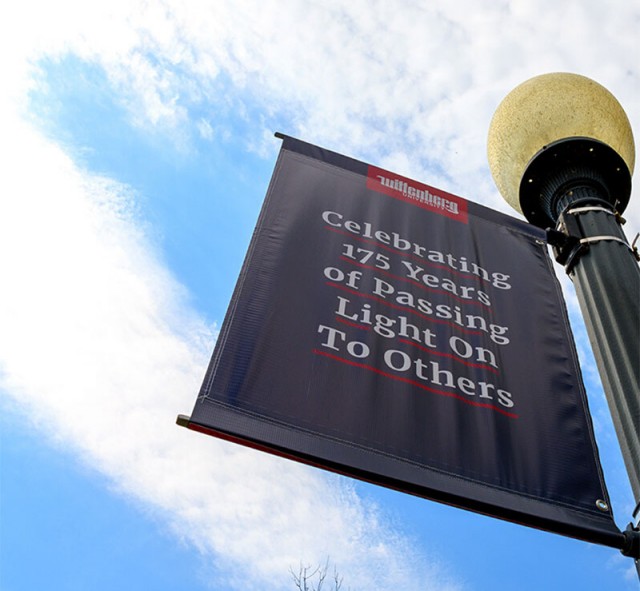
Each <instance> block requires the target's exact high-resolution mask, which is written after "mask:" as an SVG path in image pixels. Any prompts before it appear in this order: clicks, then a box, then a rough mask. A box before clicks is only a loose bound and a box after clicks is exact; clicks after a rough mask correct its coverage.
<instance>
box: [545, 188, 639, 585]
mask: <svg viewBox="0 0 640 591" xmlns="http://www.w3.org/2000/svg"><path fill="white" fill-rule="evenodd" d="M549 236H550V239H551V242H552V243H554V242H555V250H556V257H557V260H558V261H559V262H562V263H563V264H564V265H565V267H566V269H567V272H568V274H569V276H570V277H571V279H572V281H573V283H574V285H575V289H576V293H577V296H578V301H579V304H580V308H581V310H582V314H583V317H584V321H585V325H586V328H587V332H588V335H589V339H590V341H591V346H592V348H593V352H594V355H595V359H596V363H597V366H598V370H599V373H600V376H601V378H602V382H603V386H604V391H605V395H606V398H607V402H608V404H609V409H610V411H611V416H612V419H613V424H614V426H615V429H616V433H617V436H618V440H619V443H620V448H621V451H622V456H623V458H624V461H625V465H626V468H627V472H628V475H629V480H630V482H631V489H632V491H633V495H634V498H635V502H636V511H635V512H634V524H633V525H634V526H635V528H636V530H637V526H638V516H639V515H638V513H639V512H640V267H639V266H638V260H637V252H635V251H634V250H633V249H632V247H631V246H630V245H629V243H628V242H627V239H626V237H625V235H624V233H623V231H622V228H621V218H620V216H619V215H618V214H616V212H615V211H614V208H613V206H612V205H611V204H610V203H608V202H607V201H605V200H602V199H600V198H598V197H597V196H596V195H594V196H593V198H589V197H585V196H584V193H583V194H582V196H581V197H580V198H579V199H577V200H576V201H574V202H573V203H571V202H570V203H569V204H568V205H566V206H565V207H564V210H563V211H562V213H560V215H559V216H558V220H557V226H556V231H555V232H549ZM629 535H632V534H629ZM633 535H635V536H636V537H637V535H638V534H637V533H635V534H633ZM636 543H637V542H636ZM636 568H637V569H638V574H639V576H640V561H638V560H637V559H636Z"/></svg>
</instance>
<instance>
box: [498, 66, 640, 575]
mask: <svg viewBox="0 0 640 591" xmlns="http://www.w3.org/2000/svg"><path fill="white" fill-rule="evenodd" d="M488 158H489V166H490V168H491V173H492V174H493V177H494V180H495V182H496V185H497V186H498V189H499V190H500V192H501V193H502V195H503V197H504V198H505V200H506V201H507V203H509V205H511V206H512V207H514V208H515V209H516V210H518V211H520V212H521V213H523V214H524V216H525V217H526V218H527V220H528V221H529V222H531V223H532V224H535V225H536V226H539V227H541V228H543V229H546V230H547V236H548V240H549V242H550V243H551V245H552V246H553V248H554V253H555V257H556V260H557V261H558V262H559V263H561V264H563V265H564V266H565V269H566V271H567V273H568V274H569V277H570V278H571V280H572V281H573V283H574V285H575V288H576V293H577V295H578V300H579V303H580V308H581V310H582V313H583V316H584V320H585V324H586V327H587V332H588V334H589V339H590V341H591V345H592V347H593V351H594V354H595V358H596V362H597V365H598V370H599V372H600V376H601V378H602V382H603V386H604V390H605V394H606V397H607V401H608V403H609V408H610V411H611V415H612V418H613V423H614V425H615V428H616V432H617V435H618V440H619V442H620V447H621V450H622V455H623V458H624V461H625V464H626V468H627V472H628V474H629V480H630V481H631V489H632V491H633V495H634V498H635V501H636V509H635V511H634V515H633V518H634V523H633V524H631V525H630V527H629V528H628V533H627V536H626V539H627V541H628V546H629V547H628V548H625V549H624V550H623V553H625V554H627V555H631V556H634V557H635V558H636V567H637V568H638V572H639V574H640V562H639V561H638V560H637V558H638V548H637V545H638V537H639V534H638V533H637V531H638V521H639V520H640V312H639V310H640V268H639V267H638V260H639V259H638V252H637V250H636V249H635V248H633V247H632V246H630V245H629V243H628V242H627V239H626V237H625V235H624V233H623V231H622V228H621V224H622V223H624V220H623V219H622V217H621V214H622V213H623V212H624V209H625V207H626V206H627V204H628V202H629V197H630V194H631V173H632V172H633V166H634V160H635V150H634V142H633V135H632V132H631V127H630V125H629V121H628V119H627V116H626V114H625V112H624V110H623V109H622V107H621V106H620V104H619V103H618V101H617V100H616V99H615V97H614V96H613V95H612V94H611V93H609V91H608V90H606V89H605V88H603V87H602V86H600V85H599V84H597V83H596V82H594V81H593V80H590V79H589V78H585V77H583V76H578V75H576V74H545V75H543V76H537V77H536V78H532V79H531V80H528V81H526V82H524V83H523V84H521V85H520V86H518V87H516V88H515V89H514V90H513V91H511V93H509V94H508V95H507V97H506V98H505V99H504V100H503V101H502V103H501V104H500V106H499V107H498V109H497V110H496V112H495V114H494V116H493V120H492V122H491V127H490V130H489V140H488ZM634 530H635V531H634ZM634 546H636V547H634Z"/></svg>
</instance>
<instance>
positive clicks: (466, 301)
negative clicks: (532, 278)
mask: <svg viewBox="0 0 640 591" xmlns="http://www.w3.org/2000/svg"><path fill="white" fill-rule="evenodd" d="M340 260H341V261H345V262H346V263H351V264H352V265H355V266H356V267H362V268H363V269H370V270H371V271H376V272H377V273H382V274H383V275H386V276H387V277H391V279H397V280H398V281H404V282H405V283H411V285H415V286H416V287H419V288H420V289H423V290H424V291H429V292H432V293H438V294H444V295H446V296H448V297H451V298H453V299H455V300H458V301H459V302H461V303H463V304H469V305H471V306H484V307H485V308H487V310H488V311H489V312H493V310H492V309H491V307H490V306H487V304H483V303H482V302H480V301H475V300H469V299H468V298H463V297H461V296H459V295H456V294H455V293H452V292H450V291H447V290H446V289H436V288H435V287H427V286H426V285H424V284H422V283H420V282H419V281H416V280H415V279H411V278H410V277H400V275H394V274H393V273H390V272H389V271H385V270H384V269H379V268H378V267H372V266H371V265H365V264H364V263H360V262H358V261H354V260H353V259H351V258H349V257H347V256H344V255H341V256H340ZM474 289H475V288H474Z"/></svg>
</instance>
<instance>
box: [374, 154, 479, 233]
mask: <svg viewBox="0 0 640 591" xmlns="http://www.w3.org/2000/svg"><path fill="white" fill-rule="evenodd" d="M367 189H372V190H374V191H377V192H378V193H384V194H385V195H389V196H390V197H394V198H395V199H400V201H406V202H407V203H411V204H412V205H417V206H418V207H422V208H423V209H427V210H429V211H433V212H435V213H439V214H440V215H445V216H447V217H449V218H451V219H454V220H458V221H459V222H462V223H463V224H466V223H467V220H468V216H467V202H466V201H465V200H464V199H462V198H461V197H456V196H455V195H451V193H446V192H445V191H441V190H440V189H434V188H433V187H430V186H429V185H423V184H422V183H419V182H417V181H414V180H411V179H408V178H406V177H403V176H400V175H398V174H395V173H393V172H389V171H387V170H383V169H382V168H376V167H375V166H369V170H368V174H367Z"/></svg>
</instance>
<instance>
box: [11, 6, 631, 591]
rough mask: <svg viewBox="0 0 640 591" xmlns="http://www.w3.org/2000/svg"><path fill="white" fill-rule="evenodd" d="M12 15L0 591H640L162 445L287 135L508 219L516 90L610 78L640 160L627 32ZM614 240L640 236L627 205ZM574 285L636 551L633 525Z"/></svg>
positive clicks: (605, 555) (295, 471)
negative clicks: (498, 129)
mask: <svg viewBox="0 0 640 591" xmlns="http://www.w3.org/2000/svg"><path fill="white" fill-rule="evenodd" d="M452 4H453V5H452ZM2 13H3V14H2V18H1V19H0V22H1V24H0V39H1V40H0V44H2V49H3V51H2V52H0V53H1V57H0V64H2V72H3V77H4V78H5V80H4V82H3V85H2V90H0V129H2V130H3V133H2V138H1V139H0V142H1V145H2V154H3V159H2V160H3V173H2V183H3V187H2V191H1V193H0V269H1V272H2V275H3V280H2V292H1V294H0V327H2V328H1V330H0V409H1V410H2V415H1V417H0V429H1V447H0V478H1V481H0V483H1V489H0V519H1V522H0V588H1V589H2V590H3V591H22V590H25V591H26V590H32V589H39V588H47V589H51V590H55V591H57V590H65V591H66V590H72V589H88V588H91V589H94V590H96V591H100V590H102V589H105V590H106V589H113V588H119V589H123V590H133V589H140V588H145V589H154V590H155V589H157V590H164V589H167V590H182V589H190V590H200V589H202V590H203V591H204V590H215V591H217V590H227V589H229V590H235V589H243V590H247V589H258V588H259V589H261V590H264V589H267V590H274V591H280V590H284V589H291V588H293V585H292V582H291V579H290V575H289V572H288V571H289V568H290V567H293V568H296V567H297V565H298V564H299V563H300V562H302V563H305V564H317V563H321V562H324V561H325V559H326V558H327V557H328V556H329V557H330V558H331V561H332V563H335V564H336V566H337V568H338V569H339V571H340V572H341V574H342V575H343V576H344V580H345V585H346V586H350V587H351V589H353V590H356V589H359V590H365V589H366V590H373V589H376V590H381V591H386V590H390V589H406V590H409V591H412V590H414V589H416V590H417V589H420V590H424V589H451V590H454V589H455V590H469V591H471V590H484V589H519V590H520V589H541V588H544V589H573V588H575V589H584V590H588V589H593V590H596V589H598V590H600V589H635V588H637V578H636V576H635V574H634V572H633V571H632V564H631V561H629V560H628V559H624V558H623V557H621V556H619V555H618V554H617V552H616V551H614V550H611V549H608V548H600V547H597V546H593V545H590V544H587V543H585V542H579V541H575V540H570V539H566V538H562V537H559V536H555V535H552V534H548V533H544V532H538V531H534V530H531V529H528V528H523V527H519V526H515V525H512V524H509V523H504V522H500V521H497V520H493V519H490V518H487V517H483V516H478V515H474V514H470V513H467V512H464V511H461V510H457V509H453V508H449V507H445V506H442V505H438V504H436V503H432V502H428V501H425V500H421V499H417V498H413V497H409V496H406V495H401V494H399V493H396V492H393V491H389V490H384V489H381V488H377V487H373V486H370V485H365V484H362V483H356V482H353V481H350V480H348V479H344V478H339V477H336V476H333V475H328V474H325V473H323V472H320V471H318V470H314V469H311V468H307V467H303V466H300V465H297V464H294V463H291V462H286V461H284V460H280V459H277V458H272V457H270V456H265V455H262V454H259V453H257V452H254V451H251V450H246V449H244V448H239V447H236V446H233V445H231V444H226V443H223V442H219V441H216V440H214V439H211V438H207V437H204V436H202V435H199V434H196V433H192V432H189V431H186V430H184V429H179V428H178V427H176V426H175V424H174V420H175V416H176V415H177V414H179V413H186V414H188V413H189V412H190V410H191V408H192V406H193V402H194V400H195V394H196V392H197V390H198V388H199V385H200V381H201V379H202V376H203V374H204V371H205V368H206V364H207V362H208V359H209V356H210V354H211V350H212V348H213V344H214V342H215V338H216V334H217V328H218V326H219V325H220V323H221V321H222V319H223V317H224V313H225V310H226V306H227V303H228V301H229V298H230V295H231V292H232V289H233V286H234V284H235V280H236V277H237V274H238V271H239V269H240V265H241V264H242V260H243V258H244V253H245V251H246V248H247V245H248V243H249V240H250V237H251V233H252V231H253V226H254V224H255V221H256V219H257V216H258V213H259V209H260V206H261V203H262V199H263V197H264V194H265V191H266V188H267V185H268V183H269V179H270V175H271V172H272V170H273V166H274V163H275V158H276V156H277V151H278V148H279V143H280V142H279V141H278V140H276V139H275V138H274V137H273V132H275V131H282V132H284V133H288V134H290V135H293V136H296V137H300V138H301V139H304V140H307V141H309V142H313V143H317V144H320V145H323V146H324V147H327V148H330V149H334V150H336V151H338V152H341V153H344V154H347V155H350V156H354V157H356V158H360V159H363V160H365V161H368V162H371V163H374V164H376V165H379V166H381V167H384V168H387V169H390V170H394V171H396V172H398V173H399V174H403V175H406V176H409V177H411V178H415V179H418V180H420V181H422V182H426V183H428V184H430V185H433V186H436V187H439V188H442V189H444V190H447V191H450V192H452V193H455V194H459V195H462V196H464V197H466V198H468V199H471V200H474V201H477V202H480V203H483V204H485V205H488V206H490V207H494V208H497V209H500V210H502V211H504V212H508V209H507V206H506V204H504V203H503V202H502V200H501V198H500V197H499V196H498V193H497V190H496V189H495V188H494V186H493V183H492V180H491V178H490V174H489V171H488V167H487V164H486V157H485V153H486V148H485V142H486V133H487V128H488V125H489V121H490V119H491V115H492V113H493V111H494V110H495V108H496V106H497V105H498V103H499V102H500V100H501V99H502V97H503V96H504V95H505V94H506V93H507V92H508V91H509V90H510V89H511V88H513V87H514V86H515V85H517V84H518V83H520V82H522V81H524V80H526V79H527V78H529V77H531V76H534V75H537V74H541V73H545V72H549V71H572V72H576V73H580V74H583V75H587V76H589V77H591V78H594V79H595V80H597V81H599V82H600V83H602V84H603V85H604V86H606V87H607V88H609V89H610V90H611V91H612V92H613V93H614V94H615V95H616V96H617V97H618V99H619V100H620V102H621V103H622V105H623V107H624V108H625V110H626V111H627V113H628V115H629V118H630V120H631V123H632V126H633V128H634V131H635V135H636V137H638V127H637V126H638V122H640V105H639V104H638V101H637V96H638V92H639V91H640V78H639V76H640V73H639V71H638V68H637V59H636V56H637V55H638V54H639V50H640V47H639V46H638V44H639V42H638V40H637V26H638V24H639V23H640V10H639V9H638V7H637V6H634V5H633V4H632V3H628V2H624V1H623V0H609V1H607V2H604V1H602V2H600V1H593V2H589V3H585V2H574V1H569V2H565V3H562V4H561V5H560V3H557V2H550V1H542V2H536V3H535V4H534V3H532V2H526V1H520V2H518V1H516V2H491V3H489V2H473V3H472V2H466V1H461V2H457V3H451V2H449V3H445V2H438V1H436V2H431V3H420V2H404V3H393V5H392V4H391V3H388V2H387V3H385V2H366V3H365V2H359V1H352V2H348V3H347V2H339V1H335V2H330V1H328V2H322V3H312V2H300V1H295V0H291V1H287V2H268V1H263V2H253V1H250V0H237V1H235V2H224V1H213V0H212V1H211V2H208V3H199V2H189V1H188V2H185V3H182V2H177V1H176V2H174V1H172V0H168V1H166V2H152V3H148V2H132V1H128V2H124V1H123V2H110V3H108V5H106V4H105V5H102V3H86V2H85V3H81V2H72V1H69V2H67V1H62V2H58V3H55V6H53V5H50V4H49V3H41V2H30V1H25V2H21V3H20V4H19V6H18V5H13V6H11V7H10V8H3V9H2ZM541 15H544V17H542V16H541ZM568 22H571V23H574V26H567V23H568ZM509 213H511V212H509ZM625 217H626V218H627V219H628V224H627V232H628V235H630V236H631V237H632V236H633V235H635V232H637V231H638V230H639V229H640V202H639V201H638V199H637V197H636V196H632V201H631V205H630V206H629V208H628V210H627V212H626V214H625ZM560 279H561V281H562V283H563V286H564V287H565V293H566V298H567V303H568V306H569V312H570V316H571V320H572V323H573V324H574V330H575V338H576V344H577V348H578V351H579V354H580V357H581V361H582V368H583V374H584V378H585V383H586V386H587V390H588V394H589V401H590V405H591V409H592V414H593V421H594V426H595V429H596V436H597V440H598V444H599V448H600V454H601V459H602V463H603V467H604V470H605V477H606V480H607V484H608V487H609V492H610V495H611V497H612V502H613V506H614V511H615V514H616V521H617V523H618V525H619V526H620V527H622V528H624V526H625V525H626V523H627V521H628V519H629V515H630V512H631V509H632V505H633V500H632V497H631V493H630V490H629V485H628V483H627V480H626V473H625V471H624V466H623V464H622V460H621V458H620V453H619V451H618V448H617V443H616V439H615V434H614V433H613V431H612V427H611V421H610V418H609V416H608V410H607V407H606V402H605V400H604V397H603V394H602V389H601V386H600V382H599V379H598V377H597V373H596V371H595V370H594V362H593V358H592V356H591V353H590V352H589V345H588V341H587V339H586V335H585V332H584V328H583V326H582V324H581V321H580V314H579V312H578V310H577V308H576V300H575V295H574V293H573V291H572V288H571V286H570V284H569V283H568V282H567V280H566V279H565V278H563V277H561V278H560Z"/></svg>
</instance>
